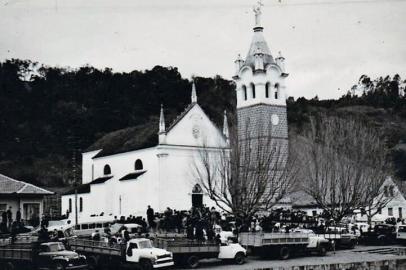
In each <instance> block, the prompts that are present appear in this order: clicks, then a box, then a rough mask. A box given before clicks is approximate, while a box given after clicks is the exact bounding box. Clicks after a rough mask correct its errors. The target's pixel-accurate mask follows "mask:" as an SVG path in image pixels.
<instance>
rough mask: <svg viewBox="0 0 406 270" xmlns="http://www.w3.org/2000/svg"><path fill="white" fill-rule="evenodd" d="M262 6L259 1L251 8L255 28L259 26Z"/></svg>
mask: <svg viewBox="0 0 406 270" xmlns="http://www.w3.org/2000/svg"><path fill="white" fill-rule="evenodd" d="M262 6H264V4H262V1H261V0H259V1H258V2H257V4H256V5H255V6H254V7H253V8H252V10H253V11H254V13H255V26H256V27H257V26H261V14H262V11H261V7H262Z"/></svg>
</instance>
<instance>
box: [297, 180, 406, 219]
mask: <svg viewBox="0 0 406 270" xmlns="http://www.w3.org/2000/svg"><path fill="white" fill-rule="evenodd" d="M381 190H382V192H383V193H384V194H383V195H384V196H385V197H386V198H388V199H389V202H388V203H387V204H386V206H385V207H383V208H382V209H380V211H379V212H378V213H377V214H376V215H375V216H373V217H372V222H384V221H385V220H386V219H387V218H391V217H394V218H396V219H398V218H400V219H404V218H405V217H406V212H405V211H406V199H405V197H404V196H403V194H402V192H401V191H400V190H399V188H398V186H397V185H396V183H395V182H394V181H393V180H392V178H391V177H388V178H387V179H386V180H385V182H384V183H383V184H382V188H381ZM290 198H291V200H292V208H294V209H298V210H301V211H304V212H306V213H307V215H309V216H316V215H320V214H321V213H323V209H321V208H320V207H319V206H318V205H317V203H316V201H315V200H314V199H313V198H312V197H311V196H310V195H308V194H306V193H305V192H303V191H298V192H295V193H293V194H291V195H290ZM352 218H353V219H354V220H355V221H357V222H367V220H368V219H367V216H366V215H365V214H364V215H363V214H362V213H361V210H356V211H355V213H354V216H353V217H352Z"/></svg>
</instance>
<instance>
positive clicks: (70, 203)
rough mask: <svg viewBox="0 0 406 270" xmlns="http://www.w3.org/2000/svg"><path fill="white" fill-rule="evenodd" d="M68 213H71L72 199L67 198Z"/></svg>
mask: <svg viewBox="0 0 406 270" xmlns="http://www.w3.org/2000/svg"><path fill="white" fill-rule="evenodd" d="M69 213H72V199H69Z"/></svg>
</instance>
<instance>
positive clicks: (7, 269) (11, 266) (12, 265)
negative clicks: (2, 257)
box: [4, 262, 16, 270]
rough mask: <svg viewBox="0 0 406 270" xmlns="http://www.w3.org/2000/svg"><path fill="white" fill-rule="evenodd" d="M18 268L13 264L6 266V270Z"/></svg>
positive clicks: (9, 263)
mask: <svg viewBox="0 0 406 270" xmlns="http://www.w3.org/2000/svg"><path fill="white" fill-rule="evenodd" d="M15 269H16V267H15V266H14V264H13V263H12V262H8V263H6V264H5V265H4V270H15Z"/></svg>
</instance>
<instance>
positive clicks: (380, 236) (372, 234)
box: [360, 224, 397, 245]
mask: <svg viewBox="0 0 406 270" xmlns="http://www.w3.org/2000/svg"><path fill="white" fill-rule="evenodd" d="M396 235H397V233H396V226H394V225H391V224H377V225H375V227H374V228H373V229H371V230H368V231H367V232H362V234H361V239H360V240H361V241H362V242H363V243H364V244H367V245H392V244H394V243H396Z"/></svg>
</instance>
